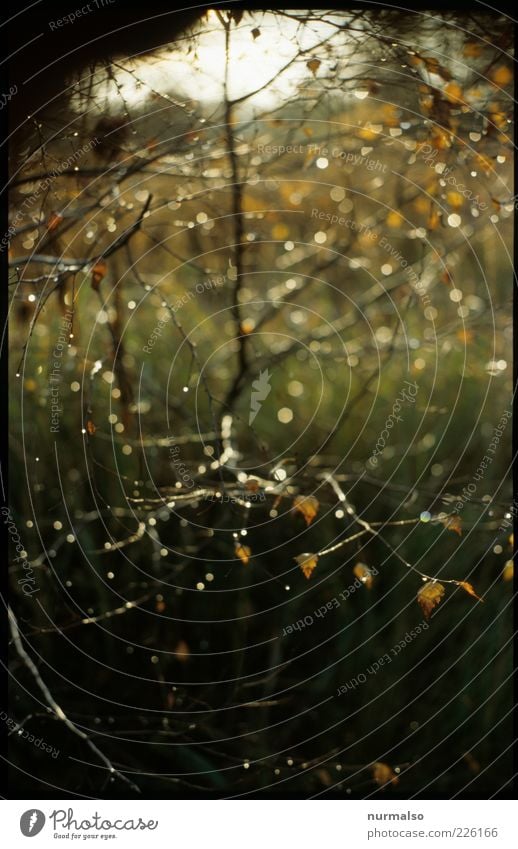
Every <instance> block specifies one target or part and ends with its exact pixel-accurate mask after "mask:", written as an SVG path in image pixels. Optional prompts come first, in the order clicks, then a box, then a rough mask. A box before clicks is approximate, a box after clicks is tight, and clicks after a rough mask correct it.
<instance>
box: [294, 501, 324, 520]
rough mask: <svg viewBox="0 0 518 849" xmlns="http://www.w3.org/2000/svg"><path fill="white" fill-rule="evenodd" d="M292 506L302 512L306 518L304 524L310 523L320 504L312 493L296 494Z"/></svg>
mask: <svg viewBox="0 0 518 849" xmlns="http://www.w3.org/2000/svg"><path fill="white" fill-rule="evenodd" d="M293 507H294V508H295V510H298V511H299V513H302V515H303V516H304V518H305V520H306V525H311V522H312V521H313V519H314V518H315V516H316V515H317V513H318V508H319V507H320V504H319V503H318V500H317V499H316V498H315V496H314V495H297V497H296V498H295V499H294V501H293Z"/></svg>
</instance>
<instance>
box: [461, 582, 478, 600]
mask: <svg viewBox="0 0 518 849" xmlns="http://www.w3.org/2000/svg"><path fill="white" fill-rule="evenodd" d="M457 586H458V587H461V588H462V589H463V590H464V591H465V592H467V593H468V595H472V596H473V598H476V599H478V600H479V601H484V599H483V598H480V596H479V595H477V594H476V592H475V590H474V589H473V587H472V586H471V584H470V583H468V581H457Z"/></svg>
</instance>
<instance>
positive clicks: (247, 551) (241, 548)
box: [236, 542, 252, 566]
mask: <svg viewBox="0 0 518 849" xmlns="http://www.w3.org/2000/svg"><path fill="white" fill-rule="evenodd" d="M251 554H252V549H251V548H249V547H248V546H247V545H241V543H239V542H238V543H237V544H236V556H237V557H239V559H240V561H241V563H244V564H245V566H246V564H247V563H248V561H249V560H250V556H251Z"/></svg>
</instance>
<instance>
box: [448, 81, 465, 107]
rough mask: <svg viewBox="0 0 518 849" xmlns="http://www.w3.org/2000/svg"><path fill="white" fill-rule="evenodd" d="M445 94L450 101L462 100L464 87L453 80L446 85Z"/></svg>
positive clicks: (457, 101)
mask: <svg viewBox="0 0 518 849" xmlns="http://www.w3.org/2000/svg"><path fill="white" fill-rule="evenodd" d="M444 94H445V96H446V99H447V100H449V101H450V103H459V102H462V100H463V98H462V89H461V87H460V85H459V84H458V83H455V82H451V83H448V85H446V86H444Z"/></svg>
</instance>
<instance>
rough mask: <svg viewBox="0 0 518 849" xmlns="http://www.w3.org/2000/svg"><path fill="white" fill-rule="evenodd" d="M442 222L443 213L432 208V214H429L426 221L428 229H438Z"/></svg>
mask: <svg viewBox="0 0 518 849" xmlns="http://www.w3.org/2000/svg"><path fill="white" fill-rule="evenodd" d="M440 223H441V213H440V212H439V210H437V209H435V208H434V209H432V211H431V212H430V215H429V216H428V221H427V222H426V227H427V229H428V230H437V227H438V226H439V224H440Z"/></svg>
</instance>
